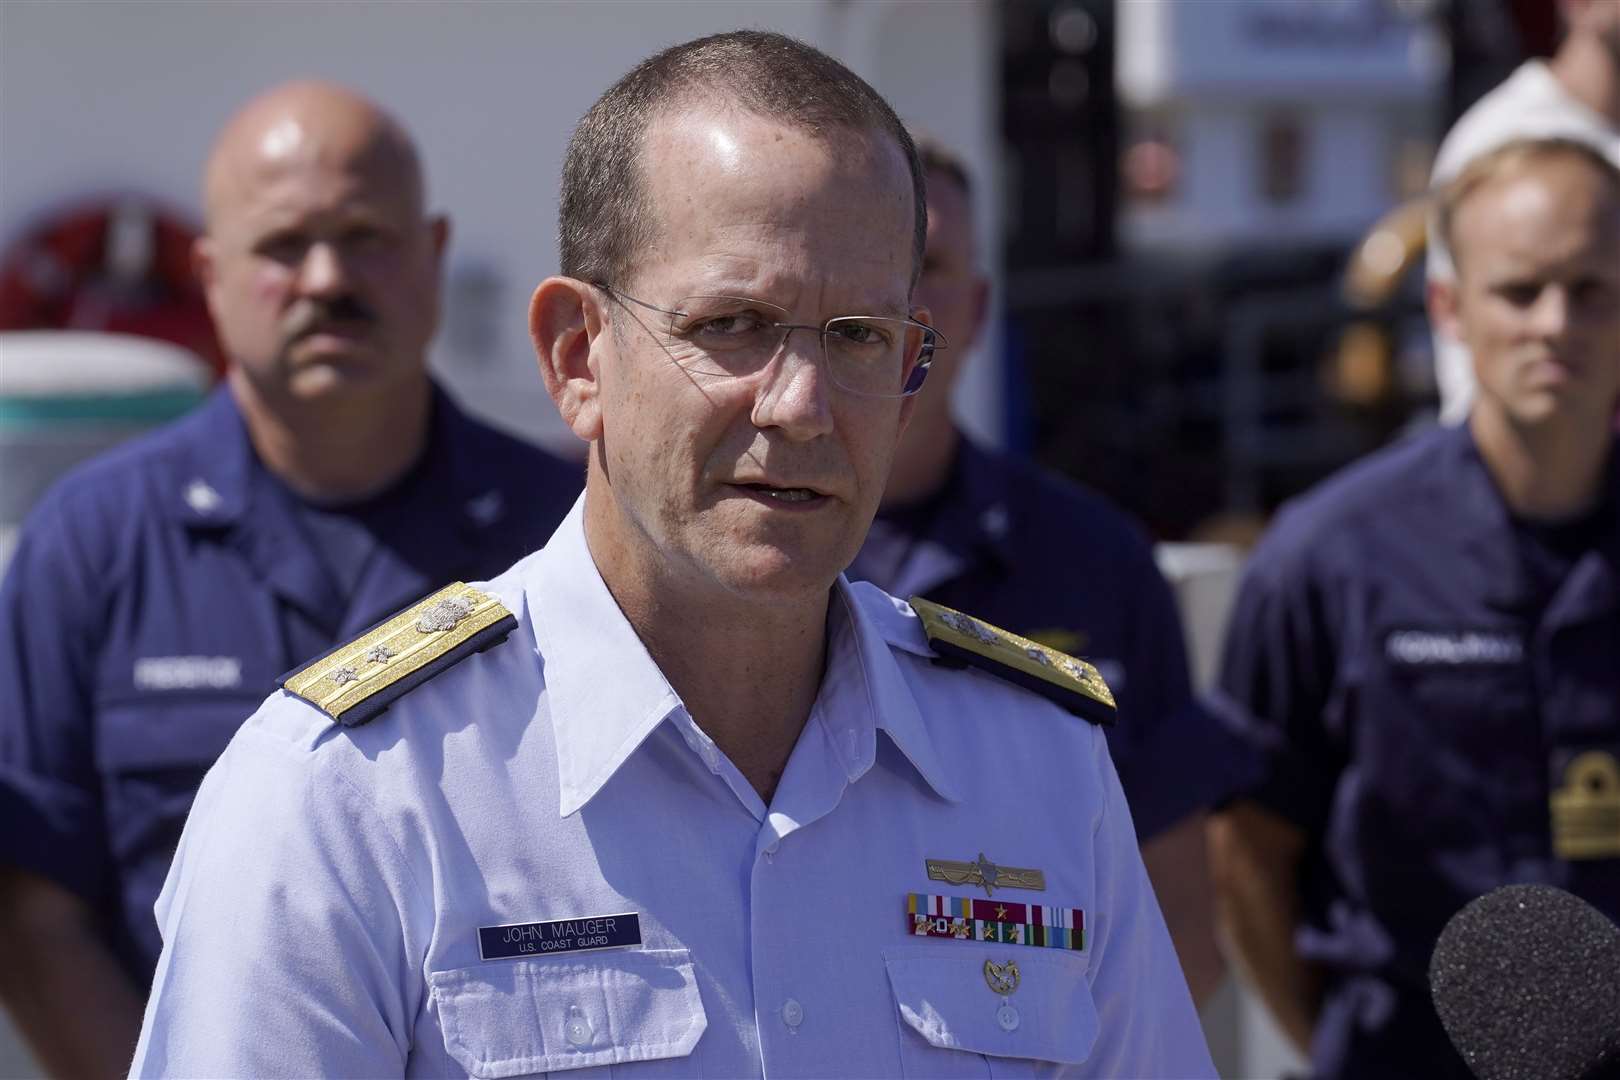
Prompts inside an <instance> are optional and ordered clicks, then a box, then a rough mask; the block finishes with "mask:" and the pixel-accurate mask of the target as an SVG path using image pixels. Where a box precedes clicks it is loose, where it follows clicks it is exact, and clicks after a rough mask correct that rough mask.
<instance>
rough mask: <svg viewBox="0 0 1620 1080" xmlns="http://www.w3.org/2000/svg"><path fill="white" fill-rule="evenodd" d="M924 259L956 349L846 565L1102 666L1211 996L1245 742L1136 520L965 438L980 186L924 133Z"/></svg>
mask: <svg viewBox="0 0 1620 1080" xmlns="http://www.w3.org/2000/svg"><path fill="white" fill-rule="evenodd" d="M918 151H919V153H920V154H921V157H922V161H923V164H924V166H925V168H926V169H927V176H928V249H927V253H926V254H925V256H924V258H923V270H922V276H921V277H919V278H918V280H917V302H918V303H920V304H923V305H925V306H926V307H927V308H928V309H929V311H931V312H932V313H933V317H934V320H935V324H936V325H937V326H938V327H939V328H940V331H941V332H942V333H943V334H944V335H945V339H946V340H947V341H948V342H950V348H949V349H946V350H941V352H940V354H939V356H938V357H937V358H936V359H935V361H934V364H933V368H932V369H931V372H930V375H929V380H928V387H927V389H926V390H925V391H924V392H923V393H921V394H919V395H918V400H917V407H916V410H915V412H914V413H913V414H912V420H911V424H910V426H909V427H908V428H907V429H906V433H905V435H904V437H903V438H902V440H901V443H900V451H899V454H898V456H897V457H896V459H895V464H894V471H893V472H892V473H891V474H890V476H889V483H888V487H887V489H886V490H885V492H884V496H883V506H882V508H881V509H880V510H879V511H878V516H877V519H876V520H875V521H874V522H873V524H872V530H871V532H870V533H869V534H868V536H867V540H866V543H865V544H864V545H863V546H862V548H861V552H860V554H859V555H858V556H857V557H856V560H855V563H854V565H852V566H851V567H850V571H849V574H850V577H852V578H862V579H865V580H867V581H871V582H873V583H874V584H876V585H878V586H880V587H881V588H883V589H884V590H885V591H887V592H890V593H893V594H895V595H897V596H911V595H914V594H916V595H922V596H926V597H927V598H928V599H930V600H933V601H936V602H937V603H941V604H945V605H946V606H948V607H953V608H956V609H958V610H961V611H971V612H973V613H975V614H977V615H981V616H982V617H984V618H986V619H988V620H989V621H991V622H993V623H996V624H997V625H1000V626H1005V627H1007V628H1008V629H1010V630H1013V631H1014V632H1016V633H1018V634H1021V635H1023V636H1025V637H1028V638H1032V639H1034V640H1036V641H1040V642H1042V643H1044V644H1046V645H1050V646H1052V647H1053V648H1056V649H1061V650H1063V651H1065V652H1069V653H1073V654H1075V655H1077V656H1083V657H1085V658H1086V659H1087V660H1089V661H1090V662H1092V663H1093V664H1096V665H1097V667H1098V669H1099V670H1100V671H1101V672H1102V674H1103V677H1104V678H1105V679H1107V680H1108V686H1109V688H1110V689H1111V690H1112V691H1113V692H1114V696H1115V698H1116V699H1117V700H1118V702H1119V713H1120V722H1119V724H1118V725H1117V726H1115V727H1113V728H1110V729H1109V731H1108V745H1109V749H1110V750H1111V751H1112V753H1113V757H1114V764H1115V766H1116V767H1117V768H1118V769H1119V778H1120V783H1122V784H1123V785H1124V786H1125V794H1126V796H1127V797H1128V798H1129V799H1130V803H1131V814H1132V816H1133V818H1134V820H1135V821H1136V831H1137V836H1138V837H1139V838H1140V839H1141V840H1142V858H1143V860H1144V861H1145V862H1146V863H1147V868H1148V875H1149V876H1150V877H1151V878H1152V879H1153V886H1154V890H1155V891H1156V892H1157V893H1158V896H1159V903H1160V905H1161V907H1162V908H1163V909H1164V916H1165V921H1166V922H1167V923H1168V924H1169V926H1170V934H1171V937H1172V938H1174V939H1175V943H1176V951H1177V953H1178V954H1179V955H1180V957H1181V962H1182V967H1183V969H1184V970H1185V971H1186V973H1187V982H1188V985H1189V986H1190V987H1191V988H1192V991H1193V997H1194V999H1195V1000H1201V999H1202V998H1203V997H1204V995H1206V994H1207V993H1209V992H1210V991H1211V990H1213V989H1214V988H1215V986H1216V985H1217V984H1218V982H1219V981H1220V977H1221V972H1222V964H1221V958H1220V953H1219V952H1218V951H1217V949H1216V947H1215V935H1214V919H1213V913H1212V909H1211V904H1210V889H1209V874H1208V862H1207V859H1206V855H1205V848H1204V821H1205V808H1206V807H1208V806H1210V805H1212V804H1214V803H1215V802H1216V801H1217V800H1218V799H1219V797H1220V796H1221V795H1222V794H1224V793H1225V792H1226V791H1227V790H1229V789H1230V787H1231V786H1232V785H1233V784H1235V783H1237V782H1239V780H1240V779H1241V772H1240V759H1246V755H1244V754H1243V753H1242V752H1241V750H1240V749H1239V748H1236V747H1234V746H1233V745H1232V744H1231V743H1230V741H1228V740H1226V739H1224V738H1223V735H1222V733H1221V732H1220V731H1219V730H1218V728H1217V726H1216V725H1215V724H1214V723H1213V722H1212V721H1211V719H1210V717H1209V716H1208V715H1207V714H1206V713H1204V712H1203V710H1202V709H1200V708H1199V707H1198V705H1197V704H1196V702H1195V700H1194V698H1193V693H1192V686H1191V684H1190V682H1189V679H1188V670H1187V658H1186V651H1185V647H1184V644H1183V639H1182V630H1181V620H1180V617H1179V615H1178V614H1177V611H1176V606H1175V599H1174V597H1173V596H1172V594H1171V592H1170V588H1169V586H1168V585H1167V584H1166V583H1165V580H1164V578H1163V576H1162V575H1161V574H1160V573H1159V570H1158V567H1157V566H1156V565H1155V564H1154V561H1153V551H1152V548H1151V546H1150V545H1149V543H1148V541H1147V539H1146V538H1145V537H1144V536H1143V534H1142V532H1141V531H1140V529H1139V528H1138V527H1137V525H1136V523H1135V522H1133V521H1131V520H1130V519H1129V518H1127V517H1126V515H1125V514H1123V513H1122V512H1121V511H1119V510H1118V509H1117V508H1115V507H1114V506H1113V505H1111V504H1110V503H1108V502H1107V501H1106V500H1104V499H1102V498H1101V497H1099V496H1097V495H1095V494H1093V493H1092V492H1089V491H1087V490H1085V489H1083V488H1081V487H1079V486H1077V485H1075V484H1072V483H1070V482H1068V481H1067V480H1065V479H1063V478H1062V477H1060V476H1057V475H1056V474H1054V473H1051V472H1048V471H1047V470H1045V469H1042V468H1041V467H1039V466H1037V465H1035V464H1033V463H1032V462H1029V461H1027V460H1025V459H1023V458H1019V457H1015V456H1013V455H1011V454H1005V453H1001V452H998V451H995V450H991V449H987V448H985V447H982V446H979V445H978V444H976V443H974V442H973V441H972V440H971V439H969V438H968V437H967V436H965V435H964V434H963V433H962V432H961V431H960V429H958V428H957V426H956V422H955V420H954V419H953V418H952V415H951V390H952V388H953V387H954V385H955V383H956V380H957V378H958V377H959V375H960V374H961V371H962V368H963V365H964V361H965V360H966V356H967V354H968V352H969V351H970V350H971V349H972V347H973V345H974V343H975V342H976V341H978V340H979V338H980V335H981V333H982V331H983V329H984V324H985V316H986V313H987V309H988V304H989V294H990V282H989V279H988V278H987V277H986V276H985V275H984V273H983V272H982V271H981V270H980V268H979V261H978V255H977V244H976V242H975V236H974V217H973V202H972V184H971V181H970V179H969V175H968V172H967V170H966V167H965V166H964V165H963V163H962V162H961V160H960V159H959V158H958V157H956V155H954V154H953V153H951V152H950V151H949V150H947V149H946V148H945V147H943V146H942V145H941V144H939V143H938V142H936V141H934V140H933V139H930V138H928V137H923V138H921V139H920V140H919V145H918Z"/></svg>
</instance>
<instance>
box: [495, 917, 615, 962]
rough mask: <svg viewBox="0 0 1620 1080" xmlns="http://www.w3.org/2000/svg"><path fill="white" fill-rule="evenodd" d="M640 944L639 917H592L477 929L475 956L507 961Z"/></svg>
mask: <svg viewBox="0 0 1620 1080" xmlns="http://www.w3.org/2000/svg"><path fill="white" fill-rule="evenodd" d="M640 944H641V916H640V915H639V914H638V913H636V912H633V911H632V912H629V913H627V914H624V915H593V916H590V917H589V918H583V919H554V920H552V921H550V922H531V923H511V924H509V925H506V926H480V927H479V928H478V955H479V957H480V958H481V959H484V960H511V959H514V958H517V957H522V956H544V955H546V954H548V953H561V952H588V951H589V950H591V949H627V948H629V947H630V946H632V945H640Z"/></svg>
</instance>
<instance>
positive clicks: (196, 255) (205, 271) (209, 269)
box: [191, 233, 214, 293]
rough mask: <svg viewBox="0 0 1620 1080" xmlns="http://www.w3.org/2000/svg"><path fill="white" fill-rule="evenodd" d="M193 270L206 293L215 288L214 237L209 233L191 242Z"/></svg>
mask: <svg viewBox="0 0 1620 1080" xmlns="http://www.w3.org/2000/svg"><path fill="white" fill-rule="evenodd" d="M191 272H192V273H193V274H195V275H196V277H197V281H198V283H200V284H201V285H202V287H203V292H204V293H210V292H212V291H213V290H214V238H213V237H211V236H209V235H208V234H207V233H203V234H202V235H201V236H199V237H197V239H195V240H193V241H192V242H191Z"/></svg>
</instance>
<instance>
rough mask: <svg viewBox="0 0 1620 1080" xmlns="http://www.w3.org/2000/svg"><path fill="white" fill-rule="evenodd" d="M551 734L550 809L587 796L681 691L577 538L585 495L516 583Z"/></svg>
mask: <svg viewBox="0 0 1620 1080" xmlns="http://www.w3.org/2000/svg"><path fill="white" fill-rule="evenodd" d="M525 591H526V592H527V593H528V596H527V600H528V604H529V609H530V610H531V611H533V612H534V613H535V616H534V625H535V636H536V639H537V643H538V644H539V646H540V655H541V656H542V657H543V658H544V664H545V680H546V697H547V699H548V703H549V711H550V714H551V727H552V734H553V736H554V737H555V739H556V740H557V773H558V785H557V786H558V794H559V798H560V805H559V808H558V809H559V812H560V813H561V814H562V816H563V817H567V816H568V815H570V814H572V813H574V812H575V811H577V810H579V809H580V808H581V807H582V806H584V805H585V804H586V803H587V802H589V801H590V800H591V798H592V797H593V796H595V794H596V793H597V791H599V790H600V789H601V787H602V785H603V784H605V783H607V781H608V778H609V777H611V776H612V775H613V774H614V773H615V772H616V771H617V770H618V768H619V766H620V765H623V764H624V762H625V760H626V759H627V758H628V757H629V756H630V755H631V754H632V753H633V752H634V751H635V749H636V748H637V747H638V746H640V745H641V744H642V742H643V741H645V740H646V738H647V736H648V735H650V734H651V733H652V732H653V729H655V728H656V727H657V726H658V725H659V724H661V723H663V721H664V720H665V719H666V718H667V717H668V716H669V715H670V714H671V713H673V712H674V711H675V710H676V709H679V708H681V699H680V697H679V696H678V695H677V694H676V693H675V690H674V689H673V688H672V687H671V686H670V685H669V681H668V680H667V679H665V678H664V673H663V672H661V671H659V670H658V665H657V664H655V663H653V659H652V657H651V656H650V655H649V654H648V653H647V647H646V646H645V645H643V644H642V643H641V639H640V638H639V637H637V636H636V632H635V630H634V629H633V628H632V627H631V626H630V622H629V620H627V619H626V618H625V617H624V613H623V612H622V611H620V610H619V605H618V602H617V601H615V600H614V599H613V595H612V594H611V593H610V592H608V588H607V585H606V583H605V582H603V581H602V575H601V574H600V573H599V572H598V571H597V569H596V563H595V561H594V560H593V559H592V558H591V553H590V549H589V548H588V547H587V546H586V543H585V495H584V494H583V493H581V494H580V496H579V498H578V499H576V500H575V501H574V508H573V509H572V510H570V511H569V512H568V516H567V517H566V518H564V519H563V523H562V524H561V525H560V526H558V527H557V531H556V532H555V533H553V534H552V537H551V540H550V542H549V543H547V544H546V546H545V547H544V548H543V549H541V551H540V554H539V556H538V557H537V558H536V560H535V572H534V575H533V576H532V577H531V579H530V581H529V582H528V583H527V585H526V587H525Z"/></svg>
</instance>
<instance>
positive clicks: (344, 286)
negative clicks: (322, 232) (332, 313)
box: [298, 240, 349, 297]
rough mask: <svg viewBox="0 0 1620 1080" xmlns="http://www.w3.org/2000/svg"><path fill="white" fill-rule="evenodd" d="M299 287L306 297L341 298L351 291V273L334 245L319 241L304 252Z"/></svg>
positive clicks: (300, 267) (300, 266)
mask: <svg viewBox="0 0 1620 1080" xmlns="http://www.w3.org/2000/svg"><path fill="white" fill-rule="evenodd" d="M298 287H299V291H301V292H302V293H303V294H304V295H305V296H328V297H330V296H340V295H342V294H343V293H345V292H348V291H349V271H348V267H347V266H346V265H345V264H344V260H343V255H342V253H340V252H339V251H338V249H337V247H336V246H335V245H333V244H330V243H327V242H326V241H324V240H323V241H318V242H316V243H313V244H311V245H310V246H309V249H308V250H307V251H305V252H304V261H303V262H301V263H300V264H299V266H298Z"/></svg>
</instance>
